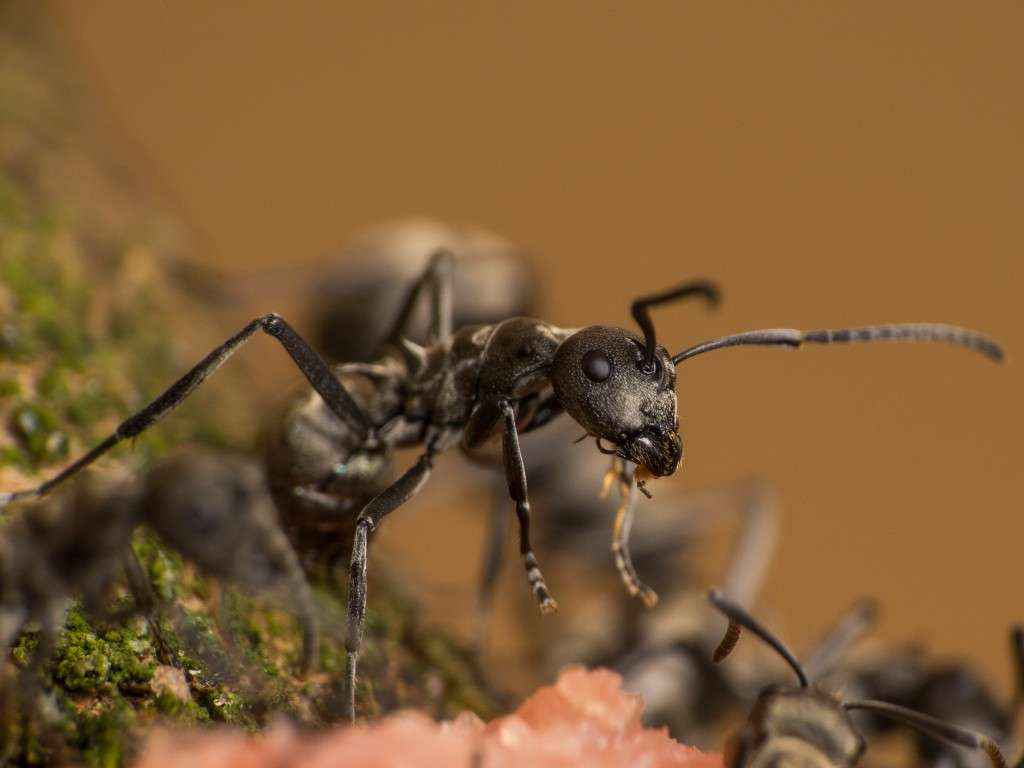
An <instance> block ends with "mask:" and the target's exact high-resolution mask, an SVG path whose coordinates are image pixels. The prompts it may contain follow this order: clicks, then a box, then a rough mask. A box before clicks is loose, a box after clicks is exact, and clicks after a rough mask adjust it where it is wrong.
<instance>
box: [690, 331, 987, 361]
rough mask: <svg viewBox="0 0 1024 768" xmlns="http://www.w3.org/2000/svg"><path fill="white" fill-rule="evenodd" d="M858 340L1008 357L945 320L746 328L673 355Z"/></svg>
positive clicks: (984, 339)
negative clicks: (806, 328)
mask: <svg viewBox="0 0 1024 768" xmlns="http://www.w3.org/2000/svg"><path fill="white" fill-rule="evenodd" d="M857 341H863V342H868V341H934V342H941V343H944V344H953V345H955V346H958V347H967V348H968V349H972V350H974V351H975V352H979V353H980V354H982V355H985V357H987V358H989V359H990V360H993V361H995V362H997V363H999V362H1002V360H1003V357H1004V353H1003V348H1002V347H1001V346H1000V345H999V344H998V343H997V342H995V341H993V340H992V339H991V338H989V337H988V336H986V335H985V334H983V333H979V332H977V331H972V330H969V329H967V328H961V327H960V326H957V325H944V324H941V323H898V324H895V325H867V326H863V327H861V328H841V329H838V330H817V331H798V330H796V329H795V328H768V329H765V330H760V331H746V332H745V333H736V334H733V335H732V336H723V337H722V338H720V339H713V340H711V341H705V342H704V343H703V344H697V345H696V346H693V347H689V348H688V349H684V350H683V351H682V352H680V353H679V354H677V355H673V356H672V362H673V363H675V364H676V365H679V363H681V362H683V360H689V359H690V358H691V357H696V356H697V355H703V354H704V353H705V352H712V351H714V350H716V349H724V348H726V347H740V346H758V347H771V346H784V347H799V346H800V345H801V344H839V343H847V342H857Z"/></svg>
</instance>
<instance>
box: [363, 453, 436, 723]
mask: <svg viewBox="0 0 1024 768" xmlns="http://www.w3.org/2000/svg"><path fill="white" fill-rule="evenodd" d="M434 453H435V450H434V447H433V446H432V445H428V447H427V452H426V453H424V454H423V455H422V456H420V458H419V461H417V462H416V463H415V464H414V465H413V466H412V467H411V468H410V469H409V470H408V471H407V472H406V473H405V474H404V475H402V476H401V477H400V478H398V480H396V481H395V482H394V483H393V484H392V485H391V486H389V487H388V488H387V489H386V490H384V491H383V492H382V493H380V494H379V495H378V496H376V497H374V498H373V499H371V500H370V502H369V503H368V504H367V505H366V506H365V507H364V508H363V511H362V512H360V513H359V517H358V518H357V520H356V533H355V539H354V541H353V543H352V562H351V565H350V566H349V574H348V631H347V633H346V637H345V650H346V651H347V652H348V660H347V662H346V665H345V681H346V686H347V690H346V706H347V708H348V712H347V714H348V719H349V720H350V721H352V722H355V719H356V672H357V666H358V664H359V649H360V648H361V647H362V644H363V620H364V619H365V618H366V562H367V539H368V538H369V535H370V533H372V532H373V531H374V530H375V529H376V528H377V526H378V525H379V524H380V521H381V520H383V519H384V518H385V517H387V516H388V515H389V514H391V513H392V512H394V511H395V510H396V509H398V508H399V507H400V506H402V505H403V504H404V503H405V502H407V501H408V500H409V499H411V498H412V497H413V496H415V495H416V494H417V493H419V492H420V490H422V488H423V486H424V485H425V484H426V482H427V480H428V479H429V478H430V472H431V470H432V469H433V468H434Z"/></svg>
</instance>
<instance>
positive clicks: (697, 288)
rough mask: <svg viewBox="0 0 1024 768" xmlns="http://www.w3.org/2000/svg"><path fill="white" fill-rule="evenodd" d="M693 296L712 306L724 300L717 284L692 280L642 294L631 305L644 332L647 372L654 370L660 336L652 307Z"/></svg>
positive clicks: (631, 309)
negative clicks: (652, 313)
mask: <svg viewBox="0 0 1024 768" xmlns="http://www.w3.org/2000/svg"><path fill="white" fill-rule="evenodd" d="M691 296H699V297H702V298H703V299H704V300H705V301H707V303H708V304H709V305H710V306H712V307H717V306H718V304H719V303H720V302H721V300H722V293H721V291H720V290H719V289H718V286H717V285H715V284H714V283H712V282H711V281H709V280H692V281H689V282H686V283H683V284H682V285H677V286H675V287H674V288H669V289H668V290H667V291H662V292H661V293H654V294H651V295H649V296H641V297H640V298H639V299H637V300H636V301H634V302H633V304H632V306H631V307H630V311H631V312H632V314H633V319H634V320H636V324H637V325H639V326H640V330H641V331H643V334H644V370H645V371H647V373H653V372H654V365H655V363H654V358H655V355H656V354H657V350H658V338H657V335H656V334H655V332H654V323H653V322H652V321H651V314H650V311H649V310H650V308H651V307H655V306H658V305H659V304H667V303H668V302H670V301H677V300H679V299H686V298H689V297H691Z"/></svg>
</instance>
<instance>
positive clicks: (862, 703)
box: [843, 699, 1007, 768]
mask: <svg viewBox="0 0 1024 768" xmlns="http://www.w3.org/2000/svg"><path fill="white" fill-rule="evenodd" d="M843 708H844V709H847V710H849V709H863V710H867V711H868V712H873V713H874V714H876V715H882V716H883V717H888V718H889V719H891V720H896V721H898V722H901V723H903V724H904V725H909V726H910V727H911V728H915V729H916V730H918V731H920V732H921V733H924V734H927V735H928V736H931V737H932V738H934V739H938V740H939V741H944V742H946V743H947V744H953V745H956V746H959V747H967V748H968V749H977V750H981V751H982V752H984V753H985V754H986V755H988V758H989V760H991V761H992V767H993V768H1007V766H1006V758H1004V757H1003V753H1002V752H1000V751H999V746H998V745H997V744H996V743H995V741H993V740H992V739H991V738H989V737H988V736H986V735H985V734H983V733H978V732H977V731H971V730H968V729H966V728H960V727H959V726H956V725H951V724H950V723H945V722H943V721H942V720H937V719H935V718H934V717H929V716H928V715H925V714H922V713H921V712H915V711H914V710H912V709H907V708H906V707H901V706H898V705H896V704H890V703H888V702H886V701H875V700H873V699H862V700H858V701H847V702H844V703H843Z"/></svg>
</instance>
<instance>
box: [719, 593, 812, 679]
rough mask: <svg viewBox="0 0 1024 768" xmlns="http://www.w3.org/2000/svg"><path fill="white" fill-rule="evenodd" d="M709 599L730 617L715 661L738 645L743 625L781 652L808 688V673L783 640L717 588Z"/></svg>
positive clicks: (722, 657)
mask: <svg viewBox="0 0 1024 768" xmlns="http://www.w3.org/2000/svg"><path fill="white" fill-rule="evenodd" d="M708 600H710V601H711V604H712V605H713V606H715V608H717V609H718V610H719V611H721V612H722V613H723V614H724V615H725V617H726V618H727V619H729V629H727V630H726V632H725V637H724V638H723V639H722V642H721V643H720V644H719V646H718V649H717V650H716V651H715V657H714V658H715V661H721V660H722V659H724V658H725V657H726V656H727V655H729V652H730V651H731V650H732V649H733V648H734V647H735V646H736V642H737V641H738V640H739V637H740V627H743V629H746V630H749V631H750V632H753V633H754V634H755V635H757V636H758V637H759V638H761V639H762V640H763V641H764V642H766V643H767V644H768V645H770V646H771V647H772V648H773V649H774V650H775V652H776V653H778V654H779V656H781V657H782V658H783V659H785V660H786V663H787V664H789V666H790V667H792V668H793V671H794V672H795V673H796V676H797V679H798V680H799V681H800V687H801V688H806V687H807V686H808V682H807V675H806V674H805V673H804V670H803V668H802V667H801V666H800V662H798V661H797V660H796V657H795V656H794V655H793V654H792V653H791V652H790V650H789V648H787V647H786V646H785V645H783V644H782V641H781V640H779V639H778V638H777V637H776V636H775V635H773V634H772V633H771V632H769V631H768V629H767V628H765V627H764V626H762V625H761V624H760V622H758V621H757V619H755V618H754V617H753V616H751V615H750V614H749V613H747V612H746V611H745V610H743V608H741V607H740V606H739V605H738V604H737V603H734V602H733V601H732V600H730V599H729V598H727V597H726V596H725V595H723V594H722V593H721V592H720V591H719V590H717V589H712V590H711V591H710V592H708Z"/></svg>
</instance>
